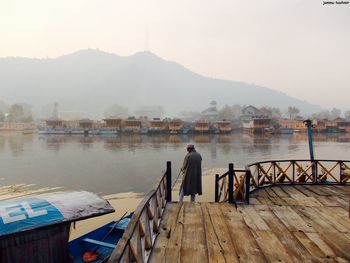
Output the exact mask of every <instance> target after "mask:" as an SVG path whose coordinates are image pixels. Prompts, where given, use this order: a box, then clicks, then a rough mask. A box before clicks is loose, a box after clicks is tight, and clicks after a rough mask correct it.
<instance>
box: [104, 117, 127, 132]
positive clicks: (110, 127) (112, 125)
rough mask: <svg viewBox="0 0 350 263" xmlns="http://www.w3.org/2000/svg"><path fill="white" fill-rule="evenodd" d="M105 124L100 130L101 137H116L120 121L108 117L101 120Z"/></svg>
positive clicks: (120, 125) (120, 124)
mask: <svg viewBox="0 0 350 263" xmlns="http://www.w3.org/2000/svg"><path fill="white" fill-rule="evenodd" d="M103 121H104V122H105V125H104V127H102V128H101V129H100V134H101V135H116V134H118V132H119V131H120V129H121V127H122V119H120V118H113V117H109V118H106V119H103Z"/></svg>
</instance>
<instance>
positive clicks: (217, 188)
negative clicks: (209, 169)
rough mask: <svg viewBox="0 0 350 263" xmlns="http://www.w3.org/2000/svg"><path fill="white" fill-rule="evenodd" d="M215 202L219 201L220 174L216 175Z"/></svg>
mask: <svg viewBox="0 0 350 263" xmlns="http://www.w3.org/2000/svg"><path fill="white" fill-rule="evenodd" d="M215 202H219V175H218V174H216V175H215Z"/></svg>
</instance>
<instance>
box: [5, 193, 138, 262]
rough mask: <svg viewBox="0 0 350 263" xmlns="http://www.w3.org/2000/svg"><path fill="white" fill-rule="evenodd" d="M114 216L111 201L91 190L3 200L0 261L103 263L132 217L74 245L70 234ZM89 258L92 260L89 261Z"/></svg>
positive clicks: (108, 226)
mask: <svg viewBox="0 0 350 263" xmlns="http://www.w3.org/2000/svg"><path fill="white" fill-rule="evenodd" d="M113 212H114V208H113V207H112V206H111V205H110V204H109V202H108V201H106V200H104V199H103V198H101V197H99V196H98V195H96V194H93V193H89V192H86V191H74V192H59V193H50V194H42V195H36V196H26V197H22V198H15V199H10V200H5V201H0V262H23V263H26V262H28V263H29V262H36V263H41V262H42V263H50V262H52V263H56V262H103V261H104V260H105V259H106V258H108V257H109V255H110V254H111V253H112V251H113V249H114V247H115V246H116V244H117V243H118V241H119V239H120V238H121V236H122V235H123V232H124V230H125V228H126V226H127V224H128V222H129V220H130V217H131V214H130V215H128V216H127V217H125V218H123V219H121V220H118V221H117V222H111V223H108V224H106V225H104V226H102V227H100V228H98V229H96V230H94V231H92V232H90V233H88V234H85V235H83V236H82V237H80V238H77V239H75V240H72V241H71V242H68V240H69V232H70V227H71V223H74V222H76V221H80V220H84V219H87V218H92V217H96V216H100V215H104V214H108V213H113ZM86 256H88V257H90V258H89V261H86V260H85V261H84V257H86ZM91 256H94V257H95V260H93V261H91Z"/></svg>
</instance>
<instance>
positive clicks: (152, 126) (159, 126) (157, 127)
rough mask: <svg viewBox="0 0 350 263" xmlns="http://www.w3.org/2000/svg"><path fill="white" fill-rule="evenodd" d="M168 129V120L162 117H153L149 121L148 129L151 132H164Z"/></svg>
mask: <svg viewBox="0 0 350 263" xmlns="http://www.w3.org/2000/svg"><path fill="white" fill-rule="evenodd" d="M167 130H168V122H166V121H162V120H161V119H160V118H153V120H151V121H150V122H149V129H148V131H149V132H151V133H164V132H165V131H167Z"/></svg>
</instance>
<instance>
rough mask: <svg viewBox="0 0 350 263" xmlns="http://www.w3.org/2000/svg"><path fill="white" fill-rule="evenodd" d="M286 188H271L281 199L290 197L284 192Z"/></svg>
mask: <svg viewBox="0 0 350 263" xmlns="http://www.w3.org/2000/svg"><path fill="white" fill-rule="evenodd" d="M283 188H284V187H282V186H275V187H271V190H272V191H274V192H275V193H276V195H277V196H279V197H289V194H287V193H286V192H285V191H284V190H283Z"/></svg>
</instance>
